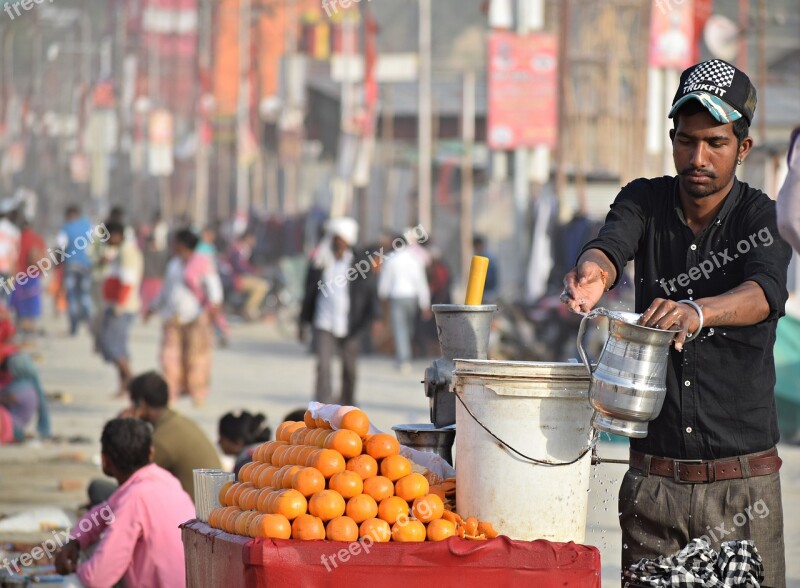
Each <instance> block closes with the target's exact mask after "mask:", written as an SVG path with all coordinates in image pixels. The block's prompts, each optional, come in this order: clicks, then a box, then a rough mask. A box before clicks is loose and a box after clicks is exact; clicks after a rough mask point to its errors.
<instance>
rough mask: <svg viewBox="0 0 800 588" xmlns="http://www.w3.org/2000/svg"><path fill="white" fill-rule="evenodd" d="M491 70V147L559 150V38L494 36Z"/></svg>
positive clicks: (547, 35)
mask: <svg viewBox="0 0 800 588" xmlns="http://www.w3.org/2000/svg"><path fill="white" fill-rule="evenodd" d="M488 72H489V73H488V75H489V80H488V86H489V113H488V123H487V124H488V132H487V136H488V141H489V147H490V148H491V149H515V148H517V147H534V146H537V145H543V146H547V147H555V145H556V141H557V135H558V43H557V40H556V37H555V35H551V34H533V35H524V36H520V35H515V34H513V33H508V32H499V31H498V32H493V33H491V34H490V36H489V64H488Z"/></svg>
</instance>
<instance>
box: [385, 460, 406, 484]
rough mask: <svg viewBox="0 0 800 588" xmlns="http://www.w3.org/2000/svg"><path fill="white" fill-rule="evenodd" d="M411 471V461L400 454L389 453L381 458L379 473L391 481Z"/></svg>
mask: <svg viewBox="0 0 800 588" xmlns="http://www.w3.org/2000/svg"><path fill="white" fill-rule="evenodd" d="M410 473H411V462H410V461H409V460H407V459H406V458H405V457H403V456H402V455H390V456H389V457H384V458H383V459H382V460H381V475H382V476H386V477H387V478H389V479H390V480H391V481H392V482H396V481H397V480H399V479H400V478H402V477H403V476H407V475H408V474H410Z"/></svg>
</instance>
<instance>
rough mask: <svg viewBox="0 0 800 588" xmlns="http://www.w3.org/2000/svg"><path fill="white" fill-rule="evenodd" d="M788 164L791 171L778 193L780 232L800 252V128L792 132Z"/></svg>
mask: <svg viewBox="0 0 800 588" xmlns="http://www.w3.org/2000/svg"><path fill="white" fill-rule="evenodd" d="M786 162H787V166H788V168H789V169H788V171H787V173H786V179H785V180H784V182H783V186H782V187H781V190H780V192H779V193H778V203H777V213H778V230H779V231H780V233H781V237H783V238H784V239H786V240H787V241H788V242H789V243H790V244H791V245H792V247H794V250H795V251H797V252H800V127H798V128H796V129H795V130H794V131H793V132H792V138H791V140H790V141H789V153H788V154H787V156H786Z"/></svg>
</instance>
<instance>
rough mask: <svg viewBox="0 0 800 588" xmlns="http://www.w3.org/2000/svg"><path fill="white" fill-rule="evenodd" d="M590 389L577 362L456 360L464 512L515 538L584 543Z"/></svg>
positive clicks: (459, 502) (459, 489) (459, 500)
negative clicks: (547, 463) (545, 463)
mask: <svg viewBox="0 0 800 588" xmlns="http://www.w3.org/2000/svg"><path fill="white" fill-rule="evenodd" d="M589 382H590V376H589V374H588V373H587V372H586V368H585V367H584V366H582V365H579V364H574V363H536V362H516V361H515V362H511V361H485V360H456V370H455V373H454V377H453V384H454V388H455V392H456V394H457V396H458V398H457V399H456V452H457V453H456V506H457V510H458V512H459V514H462V515H463V516H474V517H477V518H478V519H479V520H485V521H489V522H491V523H492V525H494V528H495V529H496V530H497V531H498V532H499V533H501V534H502V535H506V536H508V537H510V538H512V539H519V540H523V541H533V540H535V539H547V540H549V541H561V542H567V541H575V542H576V543H582V542H583V540H584V537H585V533H586V516H587V508H588V502H589V496H588V492H589V476H590V470H591V459H592V456H591V451H590V442H591V440H592V437H593V429H592V426H591V418H592V413H593V410H592V407H591V405H590V404H589V398H588V390H589ZM484 427H485V428H484ZM487 430H488V431H490V432H491V434H490V433H489V432H487ZM511 448H513V449H511ZM514 450H516V451H517V452H519V453H515V451H514ZM519 454H524V455H525V456H527V457H528V458H533V460H535V461H531V460H530V459H526V458H523V457H521V456H520V455H519ZM539 462H550V463H554V464H566V463H569V462H574V463H571V464H569V465H543V464H542V463H539Z"/></svg>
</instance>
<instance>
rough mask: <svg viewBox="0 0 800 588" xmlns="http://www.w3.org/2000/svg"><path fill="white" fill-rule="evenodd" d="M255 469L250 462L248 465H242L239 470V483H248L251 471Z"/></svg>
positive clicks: (254, 465)
mask: <svg viewBox="0 0 800 588" xmlns="http://www.w3.org/2000/svg"><path fill="white" fill-rule="evenodd" d="M254 467H256V464H254V463H253V462H252V461H251V462H249V463H246V464H244V465H243V466H242V467H241V469H240V470H239V476H238V478H239V481H240V482H249V481H250V474H251V472H252V471H253V468H254Z"/></svg>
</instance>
